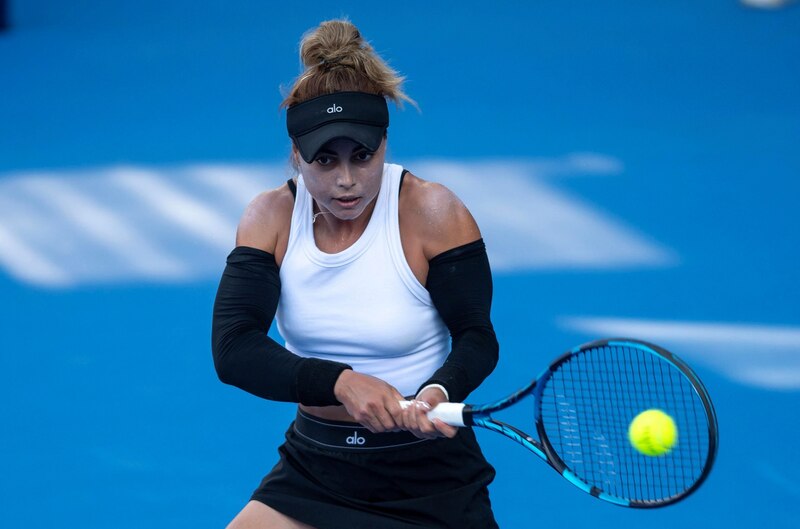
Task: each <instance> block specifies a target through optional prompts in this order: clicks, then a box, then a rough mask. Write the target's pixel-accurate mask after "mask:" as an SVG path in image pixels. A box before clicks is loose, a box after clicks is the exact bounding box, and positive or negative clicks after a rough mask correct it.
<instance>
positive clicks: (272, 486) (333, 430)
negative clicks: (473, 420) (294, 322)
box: [252, 413, 497, 529]
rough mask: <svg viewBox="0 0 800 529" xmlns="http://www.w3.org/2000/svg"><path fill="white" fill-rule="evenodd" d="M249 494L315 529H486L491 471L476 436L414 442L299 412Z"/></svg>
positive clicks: (464, 431)
mask: <svg viewBox="0 0 800 529" xmlns="http://www.w3.org/2000/svg"><path fill="white" fill-rule="evenodd" d="M278 452H279V453H280V461H279V462H278V464H277V465H275V467H274V468H273V469H272V471H271V472H270V473H269V474H268V475H267V476H266V477H265V478H264V479H263V480H262V481H261V485H260V486H259V487H258V489H256V491H255V492H254V493H253V496H252V499H253V500H256V501H259V502H262V503H264V504H266V505H269V506H270V507H272V508H273V509H275V510H277V511H279V512H281V513H283V514H285V515H287V516H289V517H291V518H294V519H295V520H298V521H301V522H304V523H307V524H310V525H312V526H314V527H316V528H317V529H328V528H331V529H340V528H346V529H361V528H364V529H409V528H412V527H417V528H418V527H430V528H450V527H452V528H459V529H470V528H475V529H478V528H480V529H491V528H496V527H497V523H496V522H495V520H494V516H493V514H492V509H491V504H490V502H489V492H488V489H487V486H488V484H489V483H491V481H492V480H493V479H494V474H495V473H494V469H493V468H492V466H491V465H490V464H489V463H488V462H487V461H486V459H485V458H484V457H483V454H482V453H481V450H480V447H479V446H478V443H477V440H476V439H475V434H474V433H473V432H472V430H471V429H469V428H461V429H459V432H458V435H456V437H455V438H453V439H445V438H440V439H433V440H424V441H423V440H420V439H417V438H416V437H414V436H413V435H411V434H409V433H408V432H397V433H386V434H373V433H370V432H369V431H368V430H367V429H366V428H364V427H362V426H360V425H353V424H351V423H341V422H335V421H324V420H320V419H318V418H316V417H311V416H308V415H305V414H302V413H298V416H297V418H296V420H295V421H294V422H293V423H292V425H291V427H290V428H289V430H288V431H287V432H286V442H285V443H284V444H283V445H281V447H280V448H279V449H278Z"/></svg>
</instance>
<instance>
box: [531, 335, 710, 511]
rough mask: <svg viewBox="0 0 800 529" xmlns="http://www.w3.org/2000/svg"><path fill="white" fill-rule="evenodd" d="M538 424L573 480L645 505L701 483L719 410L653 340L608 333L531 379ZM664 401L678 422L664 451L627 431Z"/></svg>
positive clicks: (672, 498)
mask: <svg viewBox="0 0 800 529" xmlns="http://www.w3.org/2000/svg"><path fill="white" fill-rule="evenodd" d="M534 396H535V402H536V404H535V412H534V418H535V421H536V430H537V433H538V437H539V440H540V444H541V446H542V451H543V452H544V453H545V456H546V458H547V460H548V462H549V463H550V464H551V466H553V468H555V469H556V470H557V471H558V472H560V473H561V474H562V475H563V476H564V477H565V478H567V479H568V480H569V481H571V482H572V483H573V484H574V485H576V486H578V487H580V488H582V489H584V490H585V491H586V492H588V493H590V494H592V495H593V496H596V497H598V498H600V499H603V500H606V501H609V502H612V503H615V504H617V505H623V506H626V507H636V508H652V507H662V506H665V505H670V504H672V503H675V502H677V501H680V500H681V499H683V498H685V497H687V496H688V495H690V494H691V493H692V492H694V491H695V490H697V488H698V487H699V486H700V485H701V484H702V483H703V481H704V480H705V479H706V477H707V476H708V474H709V472H710V471H711V468H712V466H713V463H714V459H715V457H716V452H717V443H718V433H717V419H716V413H715V411H714V407H713V405H712V403H711V399H710V398H709V396H708V392H707V391H706V389H705V387H704V386H703V384H702V382H701V381H700V379H699V378H698V377H697V375H696V374H695V373H694V372H693V371H692V370H691V368H689V366H688V365H686V363H685V362H683V361H682V360H681V359H680V358H678V357H677V356H675V355H674V354H672V353H670V352H669V351H667V350H666V349H663V348H662V347H659V346H657V345H654V344H651V343H648V342H643V341H641V340H635V339H631V338H609V339H603V340H597V341H594V342H590V343H587V344H584V345H581V346H579V347H576V348H574V349H572V350H570V351H568V352H567V353H565V354H564V355H562V356H561V357H559V358H558V359H557V360H555V361H554V362H553V363H552V364H551V365H550V367H549V369H548V370H546V371H545V373H544V374H543V375H542V377H540V379H539V380H538V383H537V384H536V385H535V388H534ZM652 408H655V409H661V410H663V411H665V412H666V413H667V414H669V415H670V416H671V417H672V418H673V420H674V421H675V423H676V425H677V428H678V440H677V443H676V444H675V446H674V447H673V448H672V449H671V450H670V451H669V452H668V453H667V454H664V455H661V456H647V455H644V454H642V453H640V452H638V451H637V450H636V449H635V448H634V447H633V446H632V445H631V443H630V441H629V439H628V427H629V425H630V422H631V421H632V420H633V418H634V417H635V416H636V415H638V414H639V413H641V412H642V411H645V410H647V409H652Z"/></svg>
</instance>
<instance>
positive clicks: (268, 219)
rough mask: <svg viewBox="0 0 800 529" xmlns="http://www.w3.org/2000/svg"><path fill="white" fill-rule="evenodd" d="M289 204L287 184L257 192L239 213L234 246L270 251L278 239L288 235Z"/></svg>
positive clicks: (291, 200)
mask: <svg viewBox="0 0 800 529" xmlns="http://www.w3.org/2000/svg"><path fill="white" fill-rule="evenodd" d="M293 208H294V195H293V194H292V192H291V190H290V189H289V186H288V185H287V184H283V185H282V186H280V187H278V188H276V189H272V190H269V191H264V192H263V193H261V194H259V195H258V196H256V197H255V198H254V199H253V200H252V201H251V202H250V204H248V206H247V208H245V210H244V214H242V218H241V220H240V221H239V227H238V229H237V230H236V246H249V247H251V248H258V249H259V250H264V251H265V252H269V253H272V254H274V253H275V252H276V247H277V246H278V243H279V242H280V241H281V240H283V239H284V238H286V237H287V236H288V233H289V227H290V226H291V222H292V209H293Z"/></svg>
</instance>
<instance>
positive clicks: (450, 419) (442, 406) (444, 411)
mask: <svg viewBox="0 0 800 529" xmlns="http://www.w3.org/2000/svg"><path fill="white" fill-rule="evenodd" d="M411 403H412V401H410V400H401V401H400V406H401V407H402V408H403V409H406V408H408V407H409V406H411ZM463 412H464V403H463V402H441V403H439V404H438V405H437V406H436V407H435V408H433V409H432V410H431V411H429V412H428V419H430V420H434V419H440V420H441V421H442V422H443V423H445V424H449V425H450V426H465V424H464V413H463Z"/></svg>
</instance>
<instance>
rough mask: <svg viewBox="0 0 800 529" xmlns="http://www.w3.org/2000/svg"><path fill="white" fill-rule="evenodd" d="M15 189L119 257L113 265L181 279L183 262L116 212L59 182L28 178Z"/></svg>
mask: <svg viewBox="0 0 800 529" xmlns="http://www.w3.org/2000/svg"><path fill="white" fill-rule="evenodd" d="M18 187H19V188H21V189H24V190H26V191H27V192H29V193H30V194H31V196H33V197H36V198H37V199H38V200H42V201H45V202H46V203H47V204H48V205H49V206H51V207H52V208H54V209H55V210H56V211H57V212H58V213H60V215H61V216H62V218H63V219H64V220H66V221H68V222H72V223H74V225H75V227H76V228H77V229H78V230H80V231H81V233H84V234H86V235H87V236H89V237H91V238H92V239H94V240H95V241H97V242H98V243H99V244H100V245H101V246H102V247H103V248H105V249H107V250H108V251H109V252H111V253H113V254H117V255H119V256H120V257H121V258H122V259H121V260H120V263H118V264H117V265H116V266H119V267H123V268H130V269H131V270H132V271H133V272H137V273H141V274H145V275H147V276H150V277H164V278H170V277H181V276H182V275H184V274H185V273H186V268H185V266H184V265H183V263H181V262H180V261H178V260H176V259H173V258H171V257H170V256H168V255H165V254H164V253H163V252H162V251H159V250H158V249H156V248H155V247H154V246H153V245H152V244H151V243H150V241H148V240H147V239H145V238H144V237H143V236H142V235H141V234H139V233H138V232H137V230H136V229H135V228H134V227H133V226H131V225H130V224H129V223H128V222H126V220H125V219H124V218H122V217H121V216H120V215H119V214H118V213H117V212H115V211H113V210H111V209H109V208H107V207H105V206H103V205H102V204H100V203H99V202H98V201H96V200H94V199H93V198H92V197H89V196H86V195H85V194H83V193H81V192H80V191H78V190H76V189H75V188H74V187H71V186H70V185H68V184H67V183H66V182H65V181H64V180H63V179H57V178H44V177H31V178H27V179H25V180H23V181H20V182H19V183H18ZM89 258H91V257H89Z"/></svg>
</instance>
